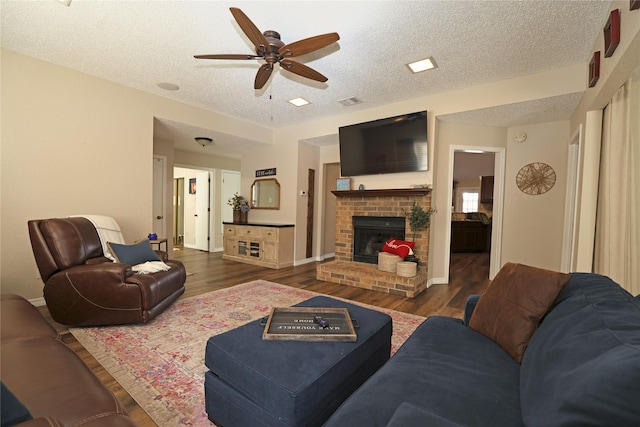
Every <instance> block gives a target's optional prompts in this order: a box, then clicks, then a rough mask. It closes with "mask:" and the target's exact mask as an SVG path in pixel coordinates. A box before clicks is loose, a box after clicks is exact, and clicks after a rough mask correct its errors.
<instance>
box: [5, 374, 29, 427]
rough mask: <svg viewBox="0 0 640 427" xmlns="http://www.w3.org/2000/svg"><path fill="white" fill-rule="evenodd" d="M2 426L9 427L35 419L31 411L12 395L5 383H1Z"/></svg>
mask: <svg viewBox="0 0 640 427" xmlns="http://www.w3.org/2000/svg"><path fill="white" fill-rule="evenodd" d="M0 400H1V401H2V402H1V403H2V404H1V405H0V409H1V410H2V413H1V414H0V425H1V426H2V427H9V426H13V425H16V424H18V423H21V422H24V421H29V420H31V419H33V417H32V416H31V413H29V410H28V409H27V408H26V407H25V406H24V405H23V404H22V402H20V401H19V400H18V398H17V397H15V396H14V395H13V393H11V390H9V389H8V388H7V387H6V386H5V385H4V383H3V382H0Z"/></svg>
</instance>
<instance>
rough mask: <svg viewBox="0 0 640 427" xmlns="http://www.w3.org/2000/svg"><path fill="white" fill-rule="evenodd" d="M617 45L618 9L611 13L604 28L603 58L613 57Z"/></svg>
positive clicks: (618, 37)
mask: <svg viewBox="0 0 640 427" xmlns="http://www.w3.org/2000/svg"><path fill="white" fill-rule="evenodd" d="M618 44H620V9H615V10H612V11H611V15H609V19H608V20H607V23H606V24H605V26H604V57H605V58H608V57H610V56H611V55H613V52H615V50H616V47H618Z"/></svg>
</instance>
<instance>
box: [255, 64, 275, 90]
mask: <svg viewBox="0 0 640 427" xmlns="http://www.w3.org/2000/svg"><path fill="white" fill-rule="evenodd" d="M271 72H273V65H271V64H263V65H262V66H261V67H260V69H259V70H258V74H256V80H255V82H254V83H253V88H254V89H262V86H264V85H265V83H267V80H269V76H271Z"/></svg>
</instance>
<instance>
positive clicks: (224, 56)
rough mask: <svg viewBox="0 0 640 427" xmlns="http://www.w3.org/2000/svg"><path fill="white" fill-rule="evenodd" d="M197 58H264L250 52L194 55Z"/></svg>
mask: <svg viewBox="0 0 640 427" xmlns="http://www.w3.org/2000/svg"><path fill="white" fill-rule="evenodd" d="M193 57H194V58H196V59H258V58H262V56H259V55H248V54H242V53H240V54H221V55H193Z"/></svg>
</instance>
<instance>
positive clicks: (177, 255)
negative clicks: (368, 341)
mask: <svg viewBox="0 0 640 427" xmlns="http://www.w3.org/2000/svg"><path fill="white" fill-rule="evenodd" d="M170 257H171V258H174V259H178V260H180V261H182V262H183V263H184V264H185V266H186V268H187V274H188V277H187V282H186V284H185V287H186V291H185V293H184V295H183V296H182V297H181V298H189V297H192V296H195V295H200V294H202V293H205V292H210V291H215V290H218V289H223V288H228V287H231V286H234V285H237V284H240V283H245V282H249V281H252V280H257V279H263V280H269V281H272V282H276V283H280V284H283V285H289V286H293V287H297V288H302V289H308V290H311V291H314V292H319V293H322V294H326V295H332V296H336V297H341V298H346V299H350V300H353V301H359V302H362V303H366V304H371V305H375V306H378V307H384V308H390V309H393V310H398V311H403V312H406V313H412V314H417V315H420V316H424V317H429V316H434V315H444V316H452V317H458V318H462V314H463V310H464V303H465V301H466V299H467V297H468V296H469V295H472V294H479V293H482V292H484V290H485V289H486V287H487V286H488V284H489V278H488V277H489V254H488V253H479V254H451V268H450V281H449V283H448V284H446V285H432V286H431V287H429V288H428V289H427V290H426V291H424V292H423V293H421V294H420V295H418V296H417V297H416V298H406V297H399V296H396V295H389V294H385V293H381V292H375V291H369V290H366V289H359V288H351V287H348V286H343V285H339V284H336V283H329V282H323V281H320V280H317V279H316V266H317V265H318V263H317V262H314V263H309V264H305V265H300V266H296V267H288V268H284V269H280V270H272V269H268V268H262V267H256V266H251V265H247V264H240V263H236V262H233V261H228V260H223V259H222V257H221V254H211V253H207V252H202V251H198V250H194V249H181V250H175V251H173V253H172V254H170ZM41 312H42V313H43V315H44V316H45V317H46V318H47V319H48V320H49V321H50V322H51V324H52V325H54V327H56V329H57V330H58V332H59V333H60V334H61V336H62V339H63V341H64V342H65V343H66V344H67V345H68V346H69V347H71V349H73V350H74V351H75V352H76V353H77V354H78V355H79V356H80V358H81V359H82V360H83V361H84V362H85V363H86V364H87V365H88V366H89V367H90V368H91V369H92V370H93V372H94V373H95V374H96V375H97V376H98V378H100V380H101V381H102V382H103V383H104V384H105V385H106V386H107V387H108V388H109V389H110V390H111V391H112V392H113V393H114V394H115V395H116V397H117V398H118V399H119V400H120V401H121V402H122V403H123V405H124V406H125V408H126V410H127V412H129V414H130V415H131V417H132V418H133V419H134V421H136V423H138V425H140V426H141V427H147V426H155V425H156V424H155V423H154V422H153V420H151V418H150V417H149V416H148V415H147V414H146V412H144V410H143V409H142V408H141V407H140V406H139V405H138V404H137V403H136V402H135V401H134V400H133V398H132V397H131V396H130V395H129V393H127V391H126V390H124V389H123V388H122V387H121V386H120V384H118V382H117V381H116V380H115V379H114V378H113V377H112V376H111V375H110V374H109V373H108V372H107V371H106V370H105V369H104V368H103V367H102V366H101V365H100V364H99V363H98V362H97V361H96V360H95V359H94V358H93V356H91V354H89V352H88V351H87V350H86V349H84V347H82V345H81V344H80V343H79V342H78V341H77V340H76V339H75V338H74V337H73V335H71V333H69V330H68V327H67V326H64V325H60V324H58V323H56V322H54V321H53V319H51V316H50V315H49V312H48V311H47V308H46V306H45V307H42V308H41Z"/></svg>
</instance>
